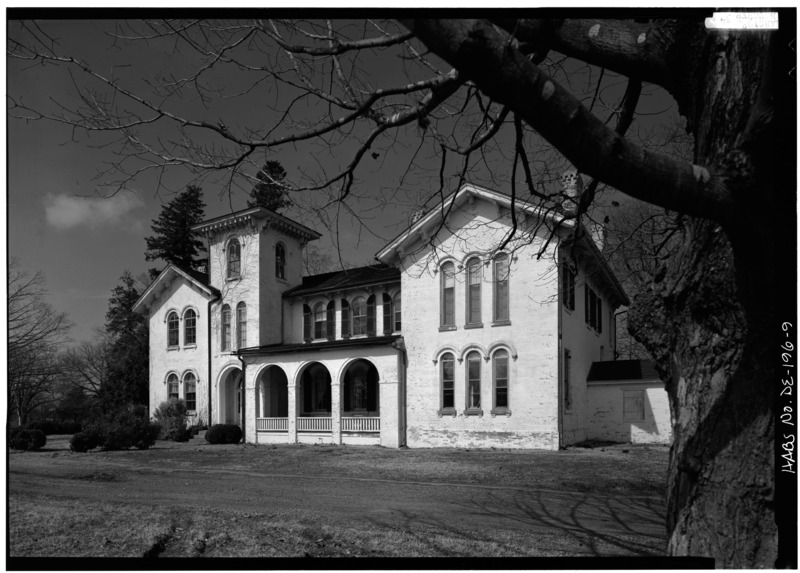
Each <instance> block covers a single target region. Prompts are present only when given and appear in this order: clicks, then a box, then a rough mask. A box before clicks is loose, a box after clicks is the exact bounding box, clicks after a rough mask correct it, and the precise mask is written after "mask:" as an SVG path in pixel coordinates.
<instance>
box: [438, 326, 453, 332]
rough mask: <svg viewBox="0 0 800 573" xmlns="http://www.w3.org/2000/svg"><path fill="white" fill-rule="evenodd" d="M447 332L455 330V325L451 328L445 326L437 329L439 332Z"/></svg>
mask: <svg viewBox="0 0 800 573" xmlns="http://www.w3.org/2000/svg"><path fill="white" fill-rule="evenodd" d="M449 330H456V326H455V325H452V326H451V325H447V326H440V327H439V332H447V331H449Z"/></svg>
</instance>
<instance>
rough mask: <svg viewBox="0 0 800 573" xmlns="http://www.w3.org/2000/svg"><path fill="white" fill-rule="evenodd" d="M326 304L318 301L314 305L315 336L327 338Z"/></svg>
mask: <svg viewBox="0 0 800 573" xmlns="http://www.w3.org/2000/svg"><path fill="white" fill-rule="evenodd" d="M326 318H327V316H326V312H325V305H324V304H323V303H321V302H318V303H317V304H315V305H314V338H325V334H326V332H325V319H326Z"/></svg>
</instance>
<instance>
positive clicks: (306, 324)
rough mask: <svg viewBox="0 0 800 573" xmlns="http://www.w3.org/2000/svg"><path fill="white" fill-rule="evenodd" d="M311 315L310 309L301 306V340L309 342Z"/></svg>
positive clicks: (306, 306) (305, 305)
mask: <svg viewBox="0 0 800 573" xmlns="http://www.w3.org/2000/svg"><path fill="white" fill-rule="evenodd" d="M312 320H313V315H312V314H311V307H310V306H308V305H307V304H304V305H303V340H304V341H308V340H311V334H312V333H311V323H312Z"/></svg>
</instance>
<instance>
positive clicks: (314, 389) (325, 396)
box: [300, 362, 331, 416]
mask: <svg viewBox="0 0 800 573" xmlns="http://www.w3.org/2000/svg"><path fill="white" fill-rule="evenodd" d="M300 411H301V412H302V414H303V416H330V415H331V375H330V372H328V369H327V368H325V366H324V365H323V364H320V363H319V362H313V363H311V364H309V365H308V367H306V369H305V370H304V371H303V375H302V377H301V381H300Z"/></svg>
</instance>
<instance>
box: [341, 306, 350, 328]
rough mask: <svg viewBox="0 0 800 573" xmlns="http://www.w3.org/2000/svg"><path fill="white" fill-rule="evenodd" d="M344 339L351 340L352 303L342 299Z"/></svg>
mask: <svg viewBox="0 0 800 573" xmlns="http://www.w3.org/2000/svg"><path fill="white" fill-rule="evenodd" d="M342 338H350V303H349V302H347V300H346V299H342Z"/></svg>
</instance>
